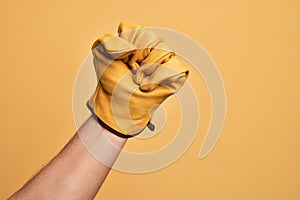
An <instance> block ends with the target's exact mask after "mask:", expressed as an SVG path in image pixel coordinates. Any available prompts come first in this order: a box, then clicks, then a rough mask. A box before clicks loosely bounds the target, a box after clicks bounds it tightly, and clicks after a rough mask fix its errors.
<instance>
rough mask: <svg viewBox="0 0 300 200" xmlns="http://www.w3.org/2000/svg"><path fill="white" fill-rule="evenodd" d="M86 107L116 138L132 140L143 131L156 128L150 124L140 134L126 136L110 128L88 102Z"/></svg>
mask: <svg viewBox="0 0 300 200" xmlns="http://www.w3.org/2000/svg"><path fill="white" fill-rule="evenodd" d="M86 106H87V107H88V109H89V110H90V111H91V113H92V116H93V118H94V119H96V120H97V122H98V123H99V124H100V125H101V126H102V127H103V128H105V129H106V130H108V131H109V132H111V133H113V134H115V135H116V136H119V137H121V138H132V137H134V136H137V135H139V134H140V133H141V132H143V130H144V129H145V128H146V127H148V128H149V129H150V130H151V131H154V129H155V126H154V124H152V123H151V122H148V124H147V125H146V126H145V127H144V128H143V129H142V130H141V131H139V132H138V133H135V134H132V135H126V134H123V133H120V132H119V131H116V130H115V129H113V128H111V127H110V126H108V125H107V124H106V123H104V122H103V121H102V120H101V119H100V118H99V117H98V116H97V115H96V113H95V112H94V110H93V108H92V107H91V106H90V105H89V103H88V102H87V103H86Z"/></svg>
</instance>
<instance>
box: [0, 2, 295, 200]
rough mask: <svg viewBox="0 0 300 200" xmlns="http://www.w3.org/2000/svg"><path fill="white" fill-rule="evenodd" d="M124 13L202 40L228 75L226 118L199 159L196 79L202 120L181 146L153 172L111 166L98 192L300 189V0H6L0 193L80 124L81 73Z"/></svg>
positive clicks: (212, 196) (291, 196)
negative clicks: (75, 99)
mask: <svg viewBox="0 0 300 200" xmlns="http://www.w3.org/2000/svg"><path fill="white" fill-rule="evenodd" d="M121 20H129V21H135V22H139V23H142V24H144V25H146V26H153V27H165V28H171V29H174V30H177V31H180V32H182V33H185V34H186V35H188V36H190V37H192V38H194V39H195V40H196V41H198V42H199V43H200V44H201V45H202V46H204V48H205V49H206V50H207V51H208V52H209V54H210V55H211V56H212V58H213V59H214V61H215V62H216V64H217V65H218V67H219V70H220V73H221V75H222V77H223V80H224V83H225V87H226V92H227V118H226V123H225V126H224V130H223V133H222V136H221V138H220V140H219V142H218V144H217V145H216V147H215V148H214V150H213V152H212V153H211V154H210V155H209V156H208V157H207V158H205V159H203V160H199V159H198V157H197V155H198V152H199V147H200V145H201V143H202V141H203V137H204V134H205V131H206V129H207V127H208V119H209V112H210V111H209V107H210V105H209V97H208V93H207V91H206V90H205V86H204V85H203V82H201V81H199V85H201V86H199V88H200V89H199V91H202V90H203V93H200V99H201V100H200V108H201V110H202V113H201V114H203V120H202V121H201V122H200V129H199V131H198V135H197V137H196V139H195V141H194V142H193V144H192V146H191V147H190V148H189V149H188V151H187V152H186V153H185V154H184V156H183V157H181V158H180V159H179V160H178V161H177V162H175V163H174V164H173V165H171V166H169V167H167V168H164V169H162V170H159V171H157V172H154V173H148V174H142V175H133V174H127V173H122V172H117V171H112V172H111V173H110V174H109V176H108V178H107V180H106V182H105V184H104V185H103V187H102V188H101V190H100V192H99V194H98V196H97V198H96V199H131V200H134V199H144V200H148V199H149V200H150V199H207V200H217V199H224V200H225V199H230V200H233V199H237V200H239V199H243V200H253V199H262V200H267V199H270V200H281V199H282V200H296V199H300V190H299V187H300V171H299V169H300V156H299V153H300V128H299V127H300V126H299V119H300V106H299V102H300V92H299V91H300V80H299V75H300V59H299V52H300V37H299V35H300V28H299V25H300V3H299V1H297V0H262V1H258V0H251V1H250V0H246V1H238V0H229V1H217V0H211V1H196V0H185V1H177V2H176V1H170V0H166V1H161V0H152V1H133V0H128V1H119V0H118V1H111V2H108V1H106V2H105V1H70V0H60V1H58V0H51V1H50V0H46V1H38V0H28V1H21V0H19V1H17V0H11V1H5V2H4V1H3V0H2V1H1V8H0V27H1V32H0V36H1V37H0V58H1V59H0V66H1V67H0V91H1V98H0V109H1V115H0V122H1V131H0V132H1V133H0V134H1V140H0V156H1V160H0V161H1V170H0V199H5V198H6V197H8V196H9V195H10V194H11V193H13V192H14V191H15V190H17V189H18V188H19V187H20V186H22V184H24V183H25V182H26V181H27V180H28V179H29V178H30V177H31V176H32V175H34V174H35V173H36V172H37V171H38V170H39V169H40V168H41V167H42V166H43V165H45V164H46V163H47V162H48V161H49V160H50V159H51V158H52V157H53V156H54V155H55V154H56V153H57V152H58V151H59V150H60V149H61V148H62V147H63V145H64V144H65V143H66V142H67V141H68V140H69V139H70V138H71V136H72V135H73V134H74V133H75V131H76V128H75V126H74V122H73V116H72V90H73V83H74V81H75V78H76V74H77V72H78V70H79V68H80V65H81V63H82V62H83V60H84V59H85V58H86V56H87V55H88V53H89V51H90V47H91V45H92V43H93V41H94V40H95V39H96V38H97V37H99V36H101V35H103V34H105V33H107V32H115V31H116V27H117V25H118V24H119V22H120V21H121ZM191 79H192V78H191ZM195 80H196V79H195ZM198 80H199V79H198ZM201 88H202V89H201ZM171 101H172V100H171ZM171 101H170V102H171ZM82 106H84V105H82ZM166 129H168V127H166ZM168 130H169V131H168ZM168 130H167V131H166V133H165V135H167V132H171V130H172V127H170V128H169V129H168ZM162 141H164V142H165V140H164V139H162ZM147 142H148V144H149V146H148V147H147V148H156V146H155V145H153V142H151V140H147ZM141 144H143V145H141ZM145 144H146V142H145V141H142V142H141V143H139V142H138V141H137V140H132V141H129V143H128V144H127V147H128V148H138V149H140V150H141V151H142V150H143V148H142V147H143V146H144V145H145ZM155 144H157V143H155ZM151 145H153V146H151Z"/></svg>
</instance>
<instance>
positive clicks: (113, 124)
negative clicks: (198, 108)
mask: <svg viewBox="0 0 300 200" xmlns="http://www.w3.org/2000/svg"><path fill="white" fill-rule="evenodd" d="M92 53H93V56H94V67H95V70H96V74H97V78H98V85H97V88H96V91H95V92H94V94H93V96H92V97H91V99H90V100H89V101H88V107H89V108H90V110H91V111H92V113H93V114H94V115H95V117H96V118H97V120H98V122H99V123H100V124H101V125H102V126H104V127H105V128H106V129H108V130H109V131H110V132H112V133H114V134H116V135H118V136H120V137H125V138H128V137H132V136H135V135H137V134H139V133H140V132H141V131H142V130H143V129H144V128H145V127H146V126H148V127H149V128H150V129H153V128H154V127H153V125H152V124H151V123H150V121H151V116H152V114H153V112H154V111H155V109H156V108H157V106H158V105H160V104H161V103H162V102H163V101H164V100H165V99H166V98H167V97H169V96H170V95H172V94H174V93H175V92H177V91H178V90H179V89H180V88H181V87H182V85H183V84H184V82H185V80H186V78H187V76H188V70H187V69H185V68H184V67H183V66H182V65H181V63H180V62H179V61H178V59H177V56H176V54H175V53H174V52H173V51H172V50H170V49H169V48H168V47H167V44H166V42H165V41H164V40H163V39H162V38H161V37H159V36H157V35H156V34H155V33H154V32H152V31H150V30H148V29H147V28H144V27H142V26H141V25H139V24H135V23H130V22H122V23H121V24H120V25H119V28H118V35H105V36H104V37H101V38H99V39H98V40H96V41H95V43H94V45H93V47H92Z"/></svg>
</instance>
